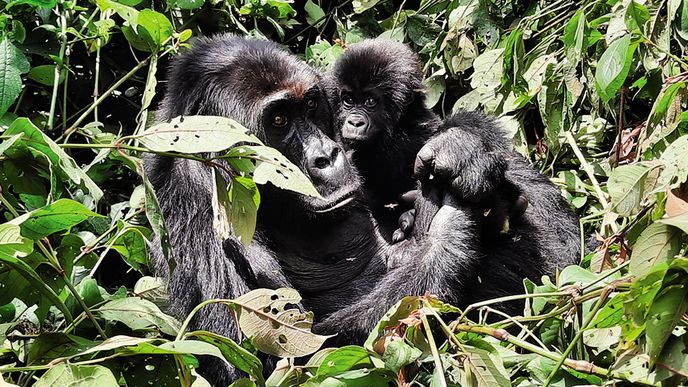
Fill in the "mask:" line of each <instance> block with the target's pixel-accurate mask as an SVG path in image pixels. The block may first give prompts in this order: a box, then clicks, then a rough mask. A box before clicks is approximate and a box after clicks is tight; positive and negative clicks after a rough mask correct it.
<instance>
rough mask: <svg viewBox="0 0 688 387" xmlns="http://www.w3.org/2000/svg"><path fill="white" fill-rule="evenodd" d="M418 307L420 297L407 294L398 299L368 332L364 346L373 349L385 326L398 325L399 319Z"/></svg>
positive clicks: (383, 332)
mask: <svg viewBox="0 0 688 387" xmlns="http://www.w3.org/2000/svg"><path fill="white" fill-rule="evenodd" d="M418 309H420V297H416V296H407V297H404V298H402V299H401V300H399V301H398V302H397V303H396V304H394V306H393V307H391V308H390V309H389V310H388V311H387V313H385V315H384V316H383V317H382V319H380V321H379V322H378V323H377V325H376V326H375V328H374V329H373V330H372V331H371V332H370V334H369V335H368V339H366V341H365V344H364V347H365V348H366V349H368V350H369V351H373V346H374V345H375V343H376V342H377V341H378V339H379V338H380V337H382V336H383V335H384V334H385V328H387V327H389V326H394V325H399V320H402V319H405V318H406V317H408V316H409V315H410V314H411V313H412V312H414V311H416V310H418Z"/></svg>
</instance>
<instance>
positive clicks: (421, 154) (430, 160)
mask: <svg viewBox="0 0 688 387" xmlns="http://www.w3.org/2000/svg"><path fill="white" fill-rule="evenodd" d="M434 163H435V151H434V150H433V149H432V148H431V147H430V145H425V146H424V147H422V148H420V150H419V151H418V154H417V155H416V161H415V163H414V164H413V177H415V178H416V179H418V180H425V179H427V178H428V177H429V176H430V174H431V173H432V168H433V164H434Z"/></svg>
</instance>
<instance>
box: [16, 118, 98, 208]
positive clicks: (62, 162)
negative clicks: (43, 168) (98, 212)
mask: <svg viewBox="0 0 688 387" xmlns="http://www.w3.org/2000/svg"><path fill="white" fill-rule="evenodd" d="M19 133H23V134H24V137H23V139H22V141H20V142H19V143H20V144H22V145H25V146H27V147H28V148H29V150H31V151H36V152H40V153H41V154H42V155H45V156H46V157H47V158H48V159H49V160H50V168H51V170H53V171H55V172H56V173H57V174H59V176H61V177H62V178H63V180H71V181H72V182H73V183H74V184H77V185H79V186H80V187H81V188H82V189H84V191H86V192H88V193H89V194H90V195H91V196H92V197H93V199H94V200H95V201H96V202H97V201H98V200H100V198H102V197H103V191H102V190H101V189H100V188H99V187H98V186H97V185H96V183H95V182H93V180H92V179H91V178H90V177H89V176H88V175H87V174H86V172H84V170H82V169H81V168H79V166H78V165H77V164H76V161H74V159H73V158H71V157H70V156H69V155H68V154H67V153H65V151H63V150H62V148H60V146H59V145H57V144H56V143H55V142H54V141H53V140H52V139H51V138H50V137H49V136H47V135H46V134H45V133H43V132H41V131H40V130H39V129H38V128H37V127H36V126H35V125H34V124H33V123H32V122H31V121H30V120H29V119H28V118H17V119H16V120H15V121H14V122H13V123H12V125H10V127H9V128H8V129H7V130H6V131H5V133H4V134H6V135H14V134H19ZM4 153H5V154H6V155H7V156H8V157H10V158H13V159H14V158H16V159H23V156H24V152H22V151H21V150H20V149H14V148H10V149H7V150H6V151H5V152H4Z"/></svg>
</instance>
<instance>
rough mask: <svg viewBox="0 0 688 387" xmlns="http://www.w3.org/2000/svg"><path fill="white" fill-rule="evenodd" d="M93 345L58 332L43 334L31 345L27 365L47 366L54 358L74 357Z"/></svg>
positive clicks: (89, 341) (76, 337)
mask: <svg viewBox="0 0 688 387" xmlns="http://www.w3.org/2000/svg"><path fill="white" fill-rule="evenodd" d="M94 345H95V343H94V342H93V341H91V340H86V339H84V338H82V337H79V336H73V335H68V334H64V333H60V332H50V333H43V334H41V335H40V336H38V337H37V338H36V340H35V341H34V342H33V343H32V344H31V347H30V348H29V352H28V354H27V357H28V364H31V365H42V364H48V363H50V362H51V361H53V360H54V359H56V358H60V357H65V356H71V355H75V354H77V353H79V352H82V351H84V350H86V349H88V348H91V347H93V346H94Z"/></svg>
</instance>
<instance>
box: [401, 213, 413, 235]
mask: <svg viewBox="0 0 688 387" xmlns="http://www.w3.org/2000/svg"><path fill="white" fill-rule="evenodd" d="M415 222H416V210H415V209H412V210H408V211H406V212H404V213H403V214H401V216H400V217H399V228H401V231H403V232H405V233H407V232H409V231H411V230H413V225H414V223H415Z"/></svg>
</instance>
